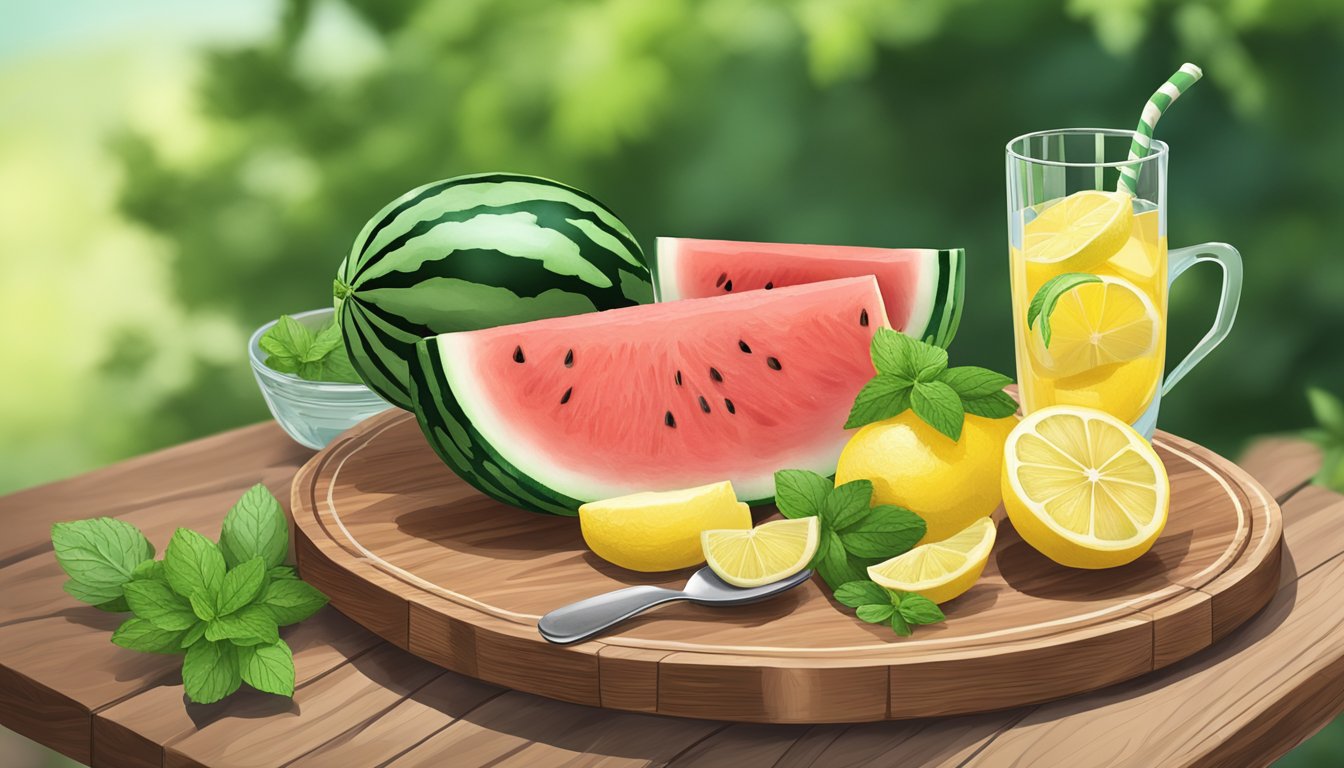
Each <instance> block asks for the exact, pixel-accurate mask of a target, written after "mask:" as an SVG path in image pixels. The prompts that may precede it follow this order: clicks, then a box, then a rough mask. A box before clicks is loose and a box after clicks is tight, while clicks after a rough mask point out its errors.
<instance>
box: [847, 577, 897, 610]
mask: <svg viewBox="0 0 1344 768" xmlns="http://www.w3.org/2000/svg"><path fill="white" fill-rule="evenodd" d="M835 600H836V602H838V603H840V604H841V605H847V606H849V607H850V608H858V607H859V606H861V605H890V604H891V593H889V592H887V590H886V589H884V588H883V587H880V586H878V585H877V584H876V583H874V582H871V581H868V580H867V579H863V580H862V581H847V582H845V583H844V584H841V585H840V586H839V588H837V589H836V590H835Z"/></svg>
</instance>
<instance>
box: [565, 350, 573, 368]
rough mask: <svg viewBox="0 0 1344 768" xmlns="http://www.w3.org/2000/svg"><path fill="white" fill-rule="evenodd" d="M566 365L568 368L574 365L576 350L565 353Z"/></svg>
mask: <svg viewBox="0 0 1344 768" xmlns="http://www.w3.org/2000/svg"><path fill="white" fill-rule="evenodd" d="M565 367H566V368H573V367H574V350H572V349H571V350H569V351H568V352H566V353H565Z"/></svg>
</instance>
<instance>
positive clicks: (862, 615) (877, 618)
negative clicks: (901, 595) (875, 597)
mask: <svg viewBox="0 0 1344 768" xmlns="http://www.w3.org/2000/svg"><path fill="white" fill-rule="evenodd" d="M895 612H896V609H895V608H893V607H892V606H891V603H885V604H882V605H878V604H876V603H872V604H869V605H860V606H859V607H858V610H857V613H858V615H859V620H860V621H866V622H868V623H869V624H881V623H882V622H884V621H886V620H888V619H890V618H891V615H892V614H893V613H895Z"/></svg>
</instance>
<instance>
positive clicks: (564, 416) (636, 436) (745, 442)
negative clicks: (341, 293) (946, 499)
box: [410, 276, 887, 515]
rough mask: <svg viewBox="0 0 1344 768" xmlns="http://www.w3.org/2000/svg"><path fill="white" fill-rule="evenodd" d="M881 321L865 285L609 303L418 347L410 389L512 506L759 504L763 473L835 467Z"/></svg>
mask: <svg viewBox="0 0 1344 768" xmlns="http://www.w3.org/2000/svg"><path fill="white" fill-rule="evenodd" d="M883 326H887V316H886V311H885V310H884V308H883V304H882V295H881V293H880V292H879V291H878V287H877V281H876V280H874V279H873V278H872V277H871V276H864V277H856V278H847V279H844V280H832V281H828V282H821V283H813V284H807V285H800V286H795V287H791V288H782V289H779V290H771V291H748V292H746V293H736V292H735V293H733V294H730V295H727V296H719V297H714V298H708V299H692V300H687V301H679V302H675V303H666V304H648V305H643V306H634V307H626V308H621V309H611V310H607V311H605V312H594V313H589V314H584V315H574V316H571V317H561V318H553V319H546V320H535V321H532V322H528V323H520V324H516V325H506V326H500V327H497V328H489V329H485V330H479V331H462V332H457V333H445V334H440V335H439V336H435V337H430V338H427V339H424V340H423V341H421V342H419V343H418V344H417V345H416V355H415V356H414V357H413V358H412V359H411V361H410V370H411V377H410V380H411V393H412V398H413V400H414V403H415V412H416V416H417V418H418V419H419V422H420V427H421V429H423V430H424V433H425V437H426V438H428V440H429V443H430V444H431V445H432V446H433V447H434V449H435V451H437V452H438V454H439V456H440V457H441V458H442V459H443V460H444V461H445V462H446V463H447V464H448V466H449V467H451V468H452V469H453V471H455V472H457V474H459V475H461V476H462V477H463V478H464V479H465V480H467V481H468V482H469V483H471V484H472V485H474V486H475V487H477V488H478V489H480V490H481V491H483V492H484V493H486V494H488V495H490V496H493V497H494V498H496V499H499V500H500V501H503V502H505V503H508V504H513V505H515V506H519V507H523V508H525V509H531V510H534V511H538V512H550V513H555V514H562V515H572V514H575V513H576V510H577V509H578V506H579V505H580V504H581V503H583V502H586V501H593V500H596V499H604V498H610V497H613V496H621V495H624V494H628V493H635V492H639V491H667V490H673V489H677V488H689V487H692V486H696V485H704V484H707V483H711V482H717V481H721V480H731V481H732V483H733V487H734V489H736V491H737V494H738V497H739V498H741V499H742V500H743V501H746V502H748V503H765V502H768V501H770V500H771V498H772V497H773V495H774V472H775V470H778V469H786V468H793V469H810V470H813V471H815V472H819V473H821V474H823V475H829V474H832V473H833V472H834V471H835V463H836V460H837V459H838V458H839V456H840V449H841V448H842V447H843V446H844V444H845V441H846V439H847V437H848V434H847V433H846V431H845V430H844V428H843V425H844V423H845V418H846V417H847V416H848V414H849V409H850V405H851V404H852V403H853V401H854V396H855V395H856V394H857V393H858V391H859V389H860V388H862V387H863V385H864V383H865V382H867V381H868V379H870V378H871V377H872V375H873V368H872V363H871V362H870V358H869V350H868V346H869V343H870V341H871V340H872V336H873V333H874V331H875V330H876V329H877V328H879V327H883Z"/></svg>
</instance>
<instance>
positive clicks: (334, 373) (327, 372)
mask: <svg viewBox="0 0 1344 768" xmlns="http://www.w3.org/2000/svg"><path fill="white" fill-rule="evenodd" d="M322 363H323V366H324V368H323V370H322V379H321V380H322V381H335V382H340V383H344V384H363V383H364V380H363V379H361V378H360V377H359V374H358V373H357V372H356V371H355V366H353V365H351V364H350V355H349V353H348V352H347V351H346V349H345V344H344V343H342V344H341V346H339V347H337V348H335V349H333V350H332V351H331V354H329V355H327V357H326V359H325V360H323V361H322Z"/></svg>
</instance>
